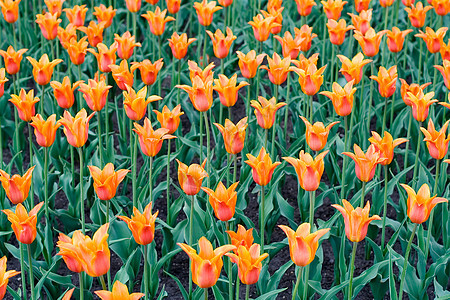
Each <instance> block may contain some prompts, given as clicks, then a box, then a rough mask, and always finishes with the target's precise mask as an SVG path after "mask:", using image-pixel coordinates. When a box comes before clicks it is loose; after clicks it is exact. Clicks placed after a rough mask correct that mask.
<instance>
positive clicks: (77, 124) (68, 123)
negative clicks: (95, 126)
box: [58, 108, 95, 148]
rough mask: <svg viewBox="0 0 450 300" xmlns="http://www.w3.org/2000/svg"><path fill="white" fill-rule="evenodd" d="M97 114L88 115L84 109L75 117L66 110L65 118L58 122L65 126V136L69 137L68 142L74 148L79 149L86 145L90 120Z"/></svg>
mask: <svg viewBox="0 0 450 300" xmlns="http://www.w3.org/2000/svg"><path fill="white" fill-rule="evenodd" d="M94 114H95V112H93V113H92V114H90V115H89V116H88V115H87V112H86V110H85V109H84V108H82V109H81V110H80V111H79V112H78V113H77V114H76V115H75V117H72V115H71V114H70V113H69V112H68V111H67V110H65V111H64V117H61V119H60V120H59V121H58V123H59V124H61V125H63V126H64V134H65V135H66V137H67V142H69V144H71V145H72V146H74V147H76V148H79V147H83V146H84V144H86V141H87V139H88V132H89V120H91V118H92V117H93V116H94Z"/></svg>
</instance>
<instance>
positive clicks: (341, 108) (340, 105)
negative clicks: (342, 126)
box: [320, 80, 356, 117]
mask: <svg viewBox="0 0 450 300" xmlns="http://www.w3.org/2000/svg"><path fill="white" fill-rule="evenodd" d="M332 88H333V92H329V91H325V92H320V94H321V95H325V96H327V97H328V98H330V99H331V102H332V103H333V107H334V110H335V111H336V113H337V114H338V115H339V116H341V117H345V116H348V115H349V114H350V113H351V112H352V109H353V98H354V94H355V92H356V88H354V87H353V80H351V81H350V82H347V83H346V84H345V86H344V88H342V87H341V86H340V85H339V84H338V83H337V82H333V86H332Z"/></svg>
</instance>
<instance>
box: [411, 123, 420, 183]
mask: <svg viewBox="0 0 450 300" xmlns="http://www.w3.org/2000/svg"><path fill="white" fill-rule="evenodd" d="M420 127H422V122H419V134H418V136H417V148H416V159H415V161H414V173H413V177H412V180H413V181H415V180H416V179H417V177H416V176H417V172H418V170H419V168H418V162H419V153H420V144H422V141H421V140H422V136H421V134H420V132H421V131H420ZM417 182H419V181H418V180H417V181H416V182H415V183H414V186H416V185H417Z"/></svg>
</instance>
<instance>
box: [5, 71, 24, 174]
mask: <svg viewBox="0 0 450 300" xmlns="http://www.w3.org/2000/svg"><path fill="white" fill-rule="evenodd" d="M13 87H14V94H16V95H18V92H17V87H16V75H13ZM14 128H15V136H14V137H15V145H13V146H14V152H15V153H16V154H17V153H19V147H20V146H19V115H18V113H17V109H14ZM20 157H21V155H19V156H18V157H17V160H16V164H17V168H18V169H19V163H18V161H19V160H20ZM2 162H3V160H2ZM22 173H23V164H22Z"/></svg>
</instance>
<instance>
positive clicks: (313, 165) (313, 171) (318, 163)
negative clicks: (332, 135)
mask: <svg viewBox="0 0 450 300" xmlns="http://www.w3.org/2000/svg"><path fill="white" fill-rule="evenodd" d="M327 153H328V150H327V151H325V152H322V153H320V154H319V155H317V156H316V157H315V158H313V157H312V156H311V155H310V154H309V153H305V152H304V151H303V150H301V151H300V154H299V157H300V158H299V159H296V158H292V157H283V159H284V160H285V161H287V162H288V163H290V164H291V165H292V166H293V167H294V168H295V172H296V173H297V177H298V182H299V183H300V186H301V187H302V189H304V190H305V191H315V190H317V189H318V188H319V184H320V179H321V177H322V174H323V170H324V163H323V159H324V158H325V155H327Z"/></svg>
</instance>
